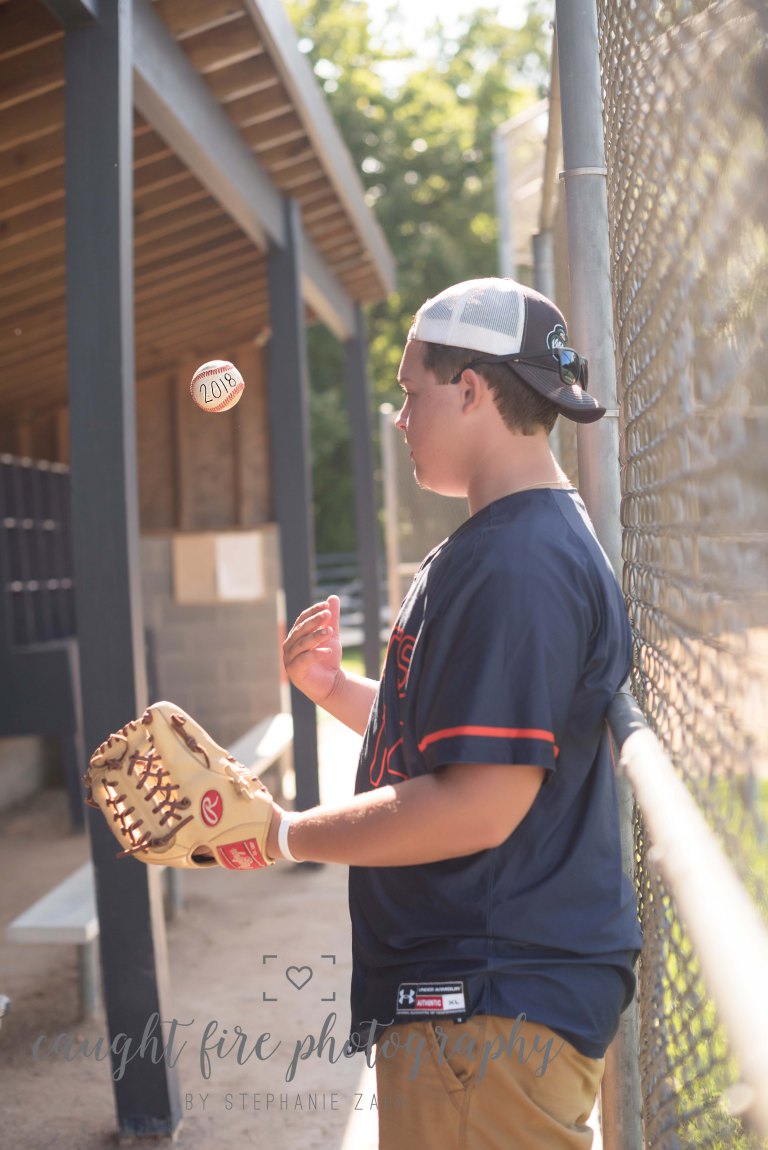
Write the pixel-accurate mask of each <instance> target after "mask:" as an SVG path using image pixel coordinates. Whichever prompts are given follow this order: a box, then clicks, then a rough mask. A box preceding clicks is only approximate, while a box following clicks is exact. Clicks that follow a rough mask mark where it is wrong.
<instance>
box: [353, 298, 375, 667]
mask: <svg viewBox="0 0 768 1150" xmlns="http://www.w3.org/2000/svg"><path fill="white" fill-rule="evenodd" d="M346 349H347V403H348V405H349V420H350V424H351V426H352V451H353V465H354V473H355V520H356V524H357V554H358V558H359V560H360V574H361V577H362V581H363V615H364V633H363V655H364V659H365V673H366V675H368V676H369V678H371V679H378V677H379V675H380V673H381V641H380V638H379V631H380V622H379V570H378V567H379V565H378V550H379V530H378V517H377V515H376V494H375V489H374V481H373V476H374V463H373V436H372V434H371V404H370V395H369V389H368V372H367V366H366V359H367V356H366V350H367V349H366V339H365V323H364V320H363V314H362V310H361V308H360V306H359V305H358V306H357V307H356V309H355V334H354V336H353V337H352V339H350V340H348V341H347V345H346Z"/></svg>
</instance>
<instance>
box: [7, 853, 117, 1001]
mask: <svg viewBox="0 0 768 1150" xmlns="http://www.w3.org/2000/svg"><path fill="white" fill-rule="evenodd" d="M5 937H6V940H7V941H8V942H31V943H46V942H54V943H68V942H70V943H74V945H75V946H77V950H78V961H79V966H80V1002H81V1006H82V1011H83V1015H84V1017H86V1018H92V1017H93V1015H94V1014H95V1012H96V1006H97V1003H98V997H99V993H98V985H99V960H98V954H97V942H98V937H99V917H98V915H97V913H96V891H95V887H94V881H93V867H92V865H91V863H90V862H87V863H83V865H82V866H81V867H79V868H78V869H77V870H76V871H74V872H73V873H72V874H71V875H70V876H69V877H68V878H65V879H64V881H63V882H60V883H59V884H58V886H55V887H54V888H53V890H50V891H48V893H47V894H45V895H43V897H42V898H39V899H38V900H37V902H36V903H33V905H32V906H31V907H29V909H28V910H25V911H24V913H23V914H20V915H19V917H18V918H16V919H14V921H13V922H12V923H10V925H9V926H7V927H6V930H5Z"/></svg>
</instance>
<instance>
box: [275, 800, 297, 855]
mask: <svg viewBox="0 0 768 1150" xmlns="http://www.w3.org/2000/svg"><path fill="white" fill-rule="evenodd" d="M295 819H296V815H295V814H294V813H293V812H291V811H285V812H284V813H283V815H282V817H281V819H280V826H279V827H278V828H277V849H278V850H279V851H280V854H281V855H282V856H283V858H284V859H288V861H289V862H295V863H297V862H301V859H297V858H295V857H294V856H293V855H292V854H291V852H290V849H289V847H288V831H289V829H290V826H291V823H292V822H294V821H295Z"/></svg>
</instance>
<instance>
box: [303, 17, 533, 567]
mask: <svg viewBox="0 0 768 1150" xmlns="http://www.w3.org/2000/svg"><path fill="white" fill-rule="evenodd" d="M288 10H289V13H290V15H291V17H292V19H293V22H294V26H295V28H296V31H297V34H298V37H299V41H300V44H301V46H302V48H303V49H305V50H306V51H307V52H308V54H309V58H310V60H311V62H312V64H313V67H314V70H315V74H316V75H317V77H318V80H319V82H320V84H321V85H322V87H323V88H324V90H325V94H326V98H327V100H328V103H329V105H330V108H331V111H332V113H333V116H334V118H335V121H336V123H337V125H338V127H339V130H340V131H341V134H342V136H343V138H344V140H345V142H346V144H347V147H348V148H349V151H350V152H351V154H352V156H353V158H354V160H355V162H356V165H357V167H358V170H359V172H360V177H361V180H362V182H363V185H364V187H365V189H366V199H367V201H368V203H369V204H370V205H371V206H372V208H373V210H374V212H375V214H376V216H377V218H378V220H379V222H380V224H381V226H382V228H383V230H384V233H385V235H386V237H387V240H388V242H389V245H390V247H391V249H392V251H393V253H394V256H395V260H396V264H397V281H398V282H397V290H396V291H395V292H394V293H393V294H392V296H391V297H390V298H389V299H388V300H387V301H386V302H384V303H381V304H378V305H376V306H374V307H372V308H370V309H369V312H368V331H369V337H370V374H371V383H372V389H373V392H374V396H375V400H376V404H377V406H378V404H379V403H380V402H383V401H384V400H385V399H390V400H395V399H396V397H397V394H398V392H397V384H396V375H397V367H398V364H399V361H400V355H401V353H402V345H403V342H404V339H405V337H406V334H407V331H408V327H409V324H410V319H411V316H412V315H413V313H414V312H415V311H416V309H417V308H418V307H419V306H420V304H421V303H422V302H423V301H424V299H426V298H427V297H428V296H429V295H432V294H434V293H435V292H438V291H440V290H441V289H442V288H443V287H446V286H447V285H448V284H449V283H453V282H456V281H457V280H461V279H467V278H470V277H473V276H481V275H493V274H495V273H496V271H497V267H498V261H497V238H498V236H497V224H496V216H495V184H494V172H493V134H494V131H495V129H496V128H497V127H498V126H499V125H500V124H502V123H503V122H504V121H505V120H507V119H509V118H510V117H511V116H514V115H516V114H517V113H518V112H520V111H522V110H523V109H524V108H525V107H527V106H528V105H530V104H531V103H533V102H535V101H536V100H537V99H540V98H541V96H542V94H543V93H544V90H545V88H546V84H547V82H548V77H549V53H550V47H551V37H550V29H549V21H550V20H551V17H552V14H553V10H554V0H530V2H529V6H528V15H527V19H526V22H525V24H524V25H523V26H522V27H521V28H519V29H510V28H507V27H506V26H503V25H501V24H500V23H499V21H498V18H497V15H496V13H495V12H494V10H493V9H491V8H477V9H474V10H471V9H470V10H469V11H468V13H467V16H466V19H465V21H464V23H463V25H462V26H461V28H460V29H459V30H458V31H457V32H455V33H454V32H451V33H450V34H449V32H448V31H447V30H446V28H445V27H444V26H443V25H442V24H441V23H440V22H438V23H437V24H436V25H435V27H434V28H433V29H432V30H431V31H430V32H429V34H428V36H427V38H426V41H425V43H424V45H423V53H422V55H421V57H420V59H418V60H414V59H413V57H412V54H411V53H409V52H407V51H406V50H405V48H404V47H403V44H404V42H405V20H406V16H405V8H403V9H402V10H401V9H400V8H399V7H398V5H397V4H393V5H392V7H391V9H390V15H389V19H388V21H387V26H386V35H385V37H383V38H379V39H378V40H376V39H374V37H373V35H372V33H371V31H370V14H369V11H368V5H367V2H366V0H292V2H291V3H289V4H288ZM382 41H383V42H382ZM343 370H344V362H343V353H342V351H341V349H339V348H338V345H335V341H334V340H333V338H332V337H331V336H330V335H329V334H328V333H327V332H325V331H323V330H320V329H318V330H316V331H313V332H312V335H311V340H310V371H311V377H312V429H313V432H312V442H313V456H314V478H315V502H316V521H317V545H318V550H319V551H321V552H327V551H334V550H352V549H353V548H354V524H353V521H352V514H351V509H352V507H353V499H352V496H351V475H349V463H348V461H349V457H350V451H349V444H348V439H349V428H348V424H347V421H346V418H345V415H344V412H345V406H346V402H345V397H344V385H343V379H344V376H343ZM347 476H349V478H347Z"/></svg>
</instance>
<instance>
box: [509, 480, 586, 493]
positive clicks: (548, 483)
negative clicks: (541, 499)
mask: <svg viewBox="0 0 768 1150" xmlns="http://www.w3.org/2000/svg"><path fill="white" fill-rule="evenodd" d="M572 486H573V484H572V483H571V481H570V479H542V481H541V482H540V483H528V484H527V485H526V486H525V487H516V488H515V490H514V491H511V492H510V495H519V493H520V492H521V491H532V490H533V489H534V487H572Z"/></svg>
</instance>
